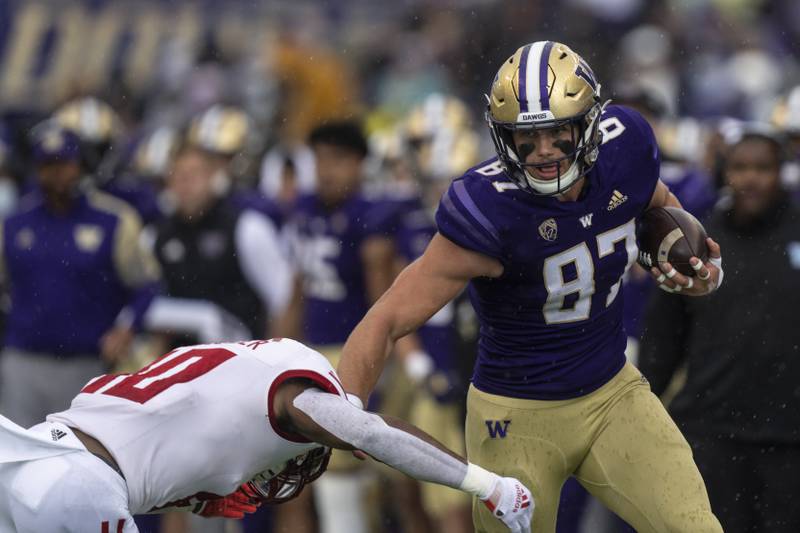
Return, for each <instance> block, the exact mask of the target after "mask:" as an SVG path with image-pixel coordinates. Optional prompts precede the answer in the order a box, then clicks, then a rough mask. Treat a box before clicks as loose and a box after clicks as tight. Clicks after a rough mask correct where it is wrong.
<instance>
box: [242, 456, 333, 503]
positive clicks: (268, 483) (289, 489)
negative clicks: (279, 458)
mask: <svg viewBox="0 0 800 533" xmlns="http://www.w3.org/2000/svg"><path fill="white" fill-rule="evenodd" d="M330 457H331V449H330V448H328V447H320V448H314V449H313V450H310V451H309V452H308V453H305V454H303V455H298V456H297V457H295V458H293V459H290V460H288V461H287V462H286V463H285V466H284V469H283V470H281V471H280V472H278V473H275V472H273V471H271V470H266V471H264V472H261V473H260V474H258V475H256V476H255V477H254V478H253V479H252V480H250V481H248V482H247V485H248V486H249V487H250V488H251V489H252V490H253V491H254V492H255V493H256V494H258V496H259V497H260V498H261V500H262V501H263V503H266V504H275V505H277V504H280V503H285V502H287V501H289V500H291V499H294V498H296V497H297V496H298V495H299V494H300V492H302V490H303V487H305V486H306V485H307V484H309V483H311V482H312V481H314V480H316V479H317V478H318V477H319V476H321V475H322V474H323V473H324V472H325V470H326V469H327V468H328V461H329V460H330Z"/></svg>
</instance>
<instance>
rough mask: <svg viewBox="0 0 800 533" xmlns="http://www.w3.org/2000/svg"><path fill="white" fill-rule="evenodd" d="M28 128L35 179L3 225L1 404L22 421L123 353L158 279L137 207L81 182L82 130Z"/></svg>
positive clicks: (59, 401)
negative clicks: (5, 295) (6, 304)
mask: <svg viewBox="0 0 800 533" xmlns="http://www.w3.org/2000/svg"><path fill="white" fill-rule="evenodd" d="M33 135H34V142H33V158H34V161H35V165H36V166H35V170H36V175H37V178H38V185H39V187H38V190H36V191H35V192H33V193H31V194H30V195H28V196H26V197H25V198H24V199H23V200H22V201H21V202H20V205H19V208H18V210H17V211H16V212H15V213H14V214H13V215H11V216H10V217H9V218H8V219H6V220H5V222H4V225H3V233H2V237H3V239H2V263H3V272H4V275H5V284H6V286H7V287H8V290H9V292H10V294H11V310H10V313H9V316H8V321H7V325H6V333H5V349H4V350H3V353H2V361H0V365H1V366H0V378H1V379H2V385H1V386H0V391H2V392H0V394H2V396H1V397H0V398H1V401H0V404H2V408H3V412H4V413H5V414H7V415H8V416H9V417H10V418H11V419H13V420H14V421H16V422H17V423H19V424H21V425H23V426H28V425H31V424H33V423H34V422H35V421H36V420H37V419H40V418H41V417H42V416H44V415H45V414H47V412H50V411H52V410H53V409H64V408H66V406H67V405H68V404H69V401H70V399H71V398H70V396H71V392H70V391H72V392H74V391H75V390H76V389H79V388H80V387H82V386H83V385H84V384H85V383H86V382H87V381H88V380H89V379H90V378H92V377H94V376H96V375H98V374H102V373H103V372H104V371H106V370H107V369H108V367H111V366H113V365H115V364H117V363H119V362H121V361H122V360H124V359H125V358H126V357H127V355H128V350H129V347H130V343H131V340H132V338H133V335H134V333H135V332H136V331H137V330H138V329H140V328H141V326H142V320H143V315H144V313H145V311H146V310H147V308H148V306H149V305H150V302H151V300H152V298H153V296H154V294H155V292H156V282H157V280H158V266H157V264H156V262H155V260H154V258H153V257H152V255H150V254H149V253H148V252H147V251H146V250H145V249H144V248H143V247H142V246H140V244H139V242H140V232H141V223H140V222H139V217H138V216H137V215H136V213H135V211H134V210H133V209H132V208H131V207H130V206H128V205H127V204H125V203H123V202H121V201H119V200H116V199H114V198H112V197H110V196H107V195H105V194H103V193H100V192H97V191H95V190H93V189H91V188H88V189H85V190H84V189H82V188H81V187H80V183H79V182H80V179H81V177H82V174H83V168H82V166H81V161H82V157H81V156H82V154H81V146H80V139H79V138H78V137H77V136H76V135H75V134H74V133H72V132H71V131H69V130H66V129H64V128H62V127H60V126H58V125H57V124H55V123H46V124H44V125H42V126H40V127H39V128H37V130H35V132H34V134H33Z"/></svg>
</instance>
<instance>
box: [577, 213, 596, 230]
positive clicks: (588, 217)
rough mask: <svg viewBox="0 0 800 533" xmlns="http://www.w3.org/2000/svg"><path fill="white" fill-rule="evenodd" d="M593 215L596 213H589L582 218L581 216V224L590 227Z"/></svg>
mask: <svg viewBox="0 0 800 533" xmlns="http://www.w3.org/2000/svg"><path fill="white" fill-rule="evenodd" d="M592 215H594V213H589V214H588V215H583V216H582V217H581V218H579V219H578V220H580V221H581V226H583V227H584V228H588V227H589V226H591V225H592Z"/></svg>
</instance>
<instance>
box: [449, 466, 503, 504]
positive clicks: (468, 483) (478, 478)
mask: <svg viewBox="0 0 800 533" xmlns="http://www.w3.org/2000/svg"><path fill="white" fill-rule="evenodd" d="M498 479H499V476H498V475H497V474H493V473H492V472H489V471H488V470H486V469H484V468H481V467H480V466H478V465H475V464H472V463H469V464H468V465H467V475H466V476H464V481H462V482H461V486H460V487H458V488H460V489H461V490H463V491H464V492H468V493H470V494H474V495H475V496H477V497H478V499H480V500H485V499H487V498H488V497H489V496H491V495H492V492H494V488H495V485H497V481H498Z"/></svg>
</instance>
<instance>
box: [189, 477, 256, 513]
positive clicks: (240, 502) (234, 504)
mask: <svg viewBox="0 0 800 533" xmlns="http://www.w3.org/2000/svg"><path fill="white" fill-rule="evenodd" d="M260 505H261V500H260V499H259V498H258V497H257V495H256V493H255V492H253V490H252V489H251V488H250V487H248V486H247V484H246V483H245V484H244V485H242V486H241V487H239V488H238V489H236V491H235V492H232V493H231V494H228V495H227V496H225V497H224V498H214V499H211V500H205V501H203V502H201V503H200V505H199V506H198V507H197V508H195V510H194V511H192V512H193V513H194V514H196V515H200V516H202V517H204V518H214V517H224V518H237V519H240V518H244V515H245V514H249V513H254V512H256V510H257V509H258V507H259V506H260Z"/></svg>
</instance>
